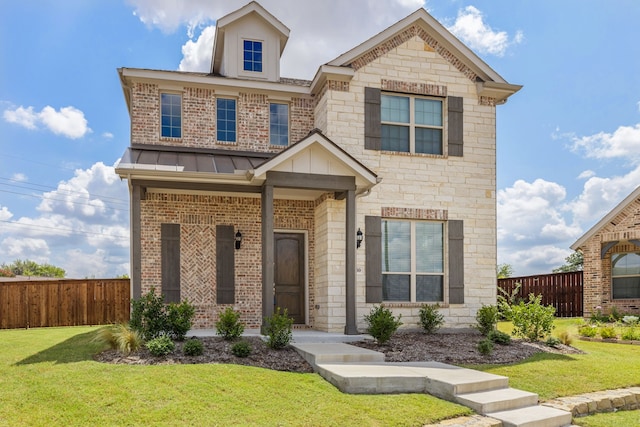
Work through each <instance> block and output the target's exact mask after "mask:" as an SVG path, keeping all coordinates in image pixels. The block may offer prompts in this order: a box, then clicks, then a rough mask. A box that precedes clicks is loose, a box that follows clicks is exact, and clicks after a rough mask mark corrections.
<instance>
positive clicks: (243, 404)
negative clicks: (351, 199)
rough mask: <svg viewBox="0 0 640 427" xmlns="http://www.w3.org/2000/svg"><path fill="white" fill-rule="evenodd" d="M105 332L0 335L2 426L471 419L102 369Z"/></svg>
mask: <svg viewBox="0 0 640 427" xmlns="http://www.w3.org/2000/svg"><path fill="white" fill-rule="evenodd" d="M97 329H98V328H96V327H75V328H42V329H30V330H2V331H0V342H1V343H2V351H0V390H1V392H0V425H11V426H13V425H47V426H53V425H64V426H71V425H171V426H173V425H210V426H215V425H220V426H231V425H255V426H261V425H267V426H273V425H281V426H343V425H367V426H420V425H423V424H426V423H432V422H435V421H437V420H440V419H443V418H450V417H455V416H460V415H465V414H469V413H470V410H469V409H467V408H465V407H462V406H459V405H455V404H453V403H449V402H445V401H443V400H439V399H435V398H433V397H431V396H427V395H420V394H404V395H379V396H365V395H348V394H343V393H341V392H340V391H338V390H337V389H336V388H335V387H333V386H332V385H330V384H329V383H327V382H326V381H324V380H323V379H322V378H321V377H320V376H318V375H316V374H293V373H284V372H276V371H271V370H267V369H261V368H251V367H243V366H237V365H216V364H202V365H160V366H158V365H151V366H149V365H145V366H132V365H111V364H103V363H99V362H96V361H94V360H93V359H92V355H93V354H94V353H96V352H97V351H99V350H100V347H99V345H97V344H95V343H92V342H91V339H92V338H93V337H94V336H95V332H96V330H97Z"/></svg>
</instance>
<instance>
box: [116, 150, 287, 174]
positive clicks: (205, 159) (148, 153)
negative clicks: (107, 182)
mask: <svg viewBox="0 0 640 427" xmlns="http://www.w3.org/2000/svg"><path fill="white" fill-rule="evenodd" d="M275 155H276V153H248V152H242V151H232V150H198V149H188V148H176V147H169V146H158V145H134V146H132V147H128V148H127V150H126V151H125V152H124V154H123V155H122V159H120V162H119V163H118V165H117V169H138V170H141V169H145V170H157V171H175V172H202V173H212V174H235V173H237V172H238V171H248V170H252V169H255V168H256V167H258V166H260V165H261V164H263V163H264V162H266V161H267V160H269V159H270V158H272V157H273V156H275Z"/></svg>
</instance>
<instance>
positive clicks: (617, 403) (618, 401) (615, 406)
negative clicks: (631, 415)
mask: <svg viewBox="0 0 640 427" xmlns="http://www.w3.org/2000/svg"><path fill="white" fill-rule="evenodd" d="M541 404H542V405H546V406H551V407H553V408H556V409H562V410H564V411H569V412H571V415H573V416H574V417H584V416H587V415H592V414H597V413H599V412H614V411H621V410H633V409H640V387H629V388H621V389H617V390H604V391H596V392H593V393H585V394H579V395H577V396H567V397H559V398H557V399H552V400H549V401H547V402H542V403H541Z"/></svg>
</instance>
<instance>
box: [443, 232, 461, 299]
mask: <svg viewBox="0 0 640 427" xmlns="http://www.w3.org/2000/svg"><path fill="white" fill-rule="evenodd" d="M447 224H448V226H449V303H450V304H464V225H463V221H462V220H450V221H448V222H447Z"/></svg>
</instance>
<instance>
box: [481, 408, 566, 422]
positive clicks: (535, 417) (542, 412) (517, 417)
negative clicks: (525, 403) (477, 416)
mask: <svg viewBox="0 0 640 427" xmlns="http://www.w3.org/2000/svg"><path fill="white" fill-rule="evenodd" d="M486 415H487V416H489V417H491V418H495V419H498V420H500V421H502V425H503V427H564V426H569V425H571V413H570V412H567V411H562V410H560V409H556V408H551V407H549V406H529V407H527V408H520V409H513V410H510V411H501V412H491V413H488V414H486Z"/></svg>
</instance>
